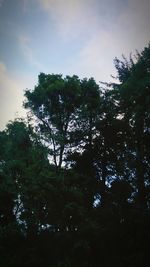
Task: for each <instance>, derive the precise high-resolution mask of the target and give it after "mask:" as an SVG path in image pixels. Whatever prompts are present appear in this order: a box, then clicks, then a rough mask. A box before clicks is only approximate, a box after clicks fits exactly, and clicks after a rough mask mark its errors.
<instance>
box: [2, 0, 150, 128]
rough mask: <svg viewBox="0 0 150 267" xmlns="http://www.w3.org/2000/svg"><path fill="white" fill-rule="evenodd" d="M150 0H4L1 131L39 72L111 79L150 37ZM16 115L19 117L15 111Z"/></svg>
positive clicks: (13, 114) (16, 109)
mask: <svg viewBox="0 0 150 267" xmlns="http://www.w3.org/2000/svg"><path fill="white" fill-rule="evenodd" d="M149 10H150V1H149V0H143V1H141V0H13V1H9V0H0V38H1V42H0V112H1V119H0V129H4V127H5V125H6V123H7V122H8V121H9V120H11V119H14V118H15V116H22V115H23V114H25V112H24V111H23V109H22V101H23V92H24V89H26V88H33V87H34V85H35V84H36V83H37V77H38V74H39V73H40V72H45V73H62V74H63V75H73V74H76V75H78V76H79V77H80V78H83V77H88V78H89V77H91V76H92V77H94V78H95V79H96V81H97V82H99V81H107V82H109V81H110V80H111V77H110V75H111V74H114V73H115V68H114V65H113V59H114V58H115V57H116V56H117V57H119V58H120V57H121V55H122V54H124V55H125V56H126V57H128V56H129V54H130V52H133V53H134V52H135V49H138V50H139V51H141V50H142V49H143V48H144V47H145V46H146V45H147V44H148V42H149V41H150V18H149V17H150V16H149ZM16 114H17V115H16Z"/></svg>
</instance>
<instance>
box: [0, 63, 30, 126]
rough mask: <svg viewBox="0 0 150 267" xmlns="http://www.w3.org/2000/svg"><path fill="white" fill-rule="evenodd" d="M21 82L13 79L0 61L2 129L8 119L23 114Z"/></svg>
mask: <svg viewBox="0 0 150 267" xmlns="http://www.w3.org/2000/svg"><path fill="white" fill-rule="evenodd" d="M22 88H24V87H23V84H22V83H21V82H20V81H19V80H16V79H14V78H13V77H12V76H11V74H10V73H9V71H8V70H7V68H6V66H5V64H4V63H3V62H0V114H1V120H0V129H1V130H2V129H4V127H5V125H6V123H8V121H9V120H13V119H14V118H15V117H16V116H18V115H17V112H19V115H25V111H23V109H22V101H23V90H22Z"/></svg>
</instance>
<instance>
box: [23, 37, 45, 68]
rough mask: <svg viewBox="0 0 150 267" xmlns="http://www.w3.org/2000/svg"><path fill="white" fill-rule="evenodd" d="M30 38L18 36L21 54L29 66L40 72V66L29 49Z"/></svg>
mask: <svg viewBox="0 0 150 267" xmlns="http://www.w3.org/2000/svg"><path fill="white" fill-rule="evenodd" d="M30 42H31V40H30V38H29V37H27V36H25V35H19V44H20V47H21V50H22V53H23V55H24V57H25V58H26V60H27V61H28V62H29V63H30V65H32V66H34V67H35V68H36V69H37V70H38V71H39V70H40V71H41V70H42V68H43V67H42V66H41V64H40V63H39V62H38V60H37V59H36V58H35V56H34V52H33V50H32V49H31V47H30Z"/></svg>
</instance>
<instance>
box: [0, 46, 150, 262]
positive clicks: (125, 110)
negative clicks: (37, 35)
mask: <svg viewBox="0 0 150 267" xmlns="http://www.w3.org/2000/svg"><path fill="white" fill-rule="evenodd" d="M114 64H115V67H116V70H117V79H118V81H116V82H114V83H111V84H106V88H105V90H104V88H102V85H99V84H97V83H96V81H95V80H94V79H93V78H90V79H87V78H85V79H80V78H79V77H77V76H75V75H74V76H66V77H63V76H62V75H61V74H44V73H40V74H39V76H38V84H37V85H36V86H35V87H34V89H33V90H29V89H27V90H26V92H25V101H24V107H25V108H26V109H28V110H29V111H30V118H29V117H28V120H23V119H16V120H15V121H13V122H10V123H9V124H8V125H7V127H6V129H5V130H4V131H1V132H0V143H1V146H0V241H1V242H0V244H1V245H0V255H1V257H0V266H4V267H5V266H7V267H14V266H15V267H17V266H18V267H20V266H21V267H25V266H32V267H34V266H39V267H40V266H44V267H48V266H52V267H58V266H59V267H60V266H61V267H63V266H65V267H77V266H78V267H81V266H82V267H94V266H95V267H96V266H102V267H107V266H120V267H125V266H129V267H133V266H136V267H142V266H147V267H148V266H149V264H148V263H149V256H148V253H149V249H148V248H149V241H150V234H149V225H150V171H149V170H150V162H149V152H150V133H149V131H150V45H148V46H147V47H146V48H144V50H143V51H142V53H137V55H136V57H135V59H134V60H133V58H132V57H130V58H129V60H127V59H126V58H125V57H123V59H122V60H119V59H118V58H116V59H115V60H114Z"/></svg>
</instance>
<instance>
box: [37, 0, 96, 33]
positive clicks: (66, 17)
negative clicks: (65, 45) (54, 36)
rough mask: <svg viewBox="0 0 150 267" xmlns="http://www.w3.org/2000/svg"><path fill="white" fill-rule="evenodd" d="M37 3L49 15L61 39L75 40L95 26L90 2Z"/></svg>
mask: <svg viewBox="0 0 150 267" xmlns="http://www.w3.org/2000/svg"><path fill="white" fill-rule="evenodd" d="M39 3H40V6H41V7H42V8H43V9H44V10H45V11H46V12H48V14H49V15H50V18H51V19H52V21H53V22H54V24H55V26H56V27H57V30H58V32H59V33H60V35H61V37H64V38H76V37H78V36H79V35H80V34H83V32H84V31H85V33H87V31H88V32H89V31H90V30H92V25H96V24H97V22H96V20H97V18H96V13H95V11H96V10H95V9H94V8H92V6H93V4H92V1H91V0H86V1H85V0H82V1H79V0H55V1H54V0H39ZM93 30H94V29H93Z"/></svg>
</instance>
